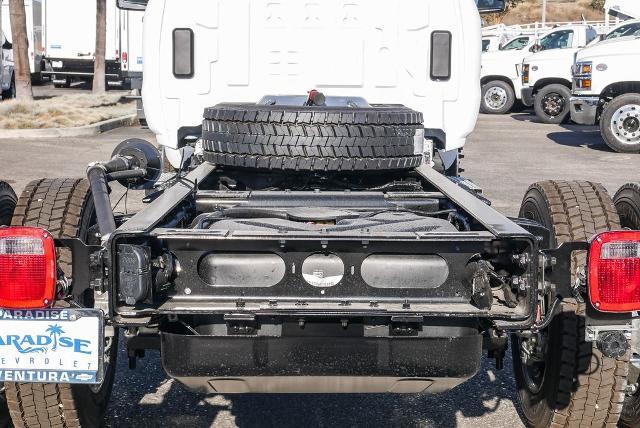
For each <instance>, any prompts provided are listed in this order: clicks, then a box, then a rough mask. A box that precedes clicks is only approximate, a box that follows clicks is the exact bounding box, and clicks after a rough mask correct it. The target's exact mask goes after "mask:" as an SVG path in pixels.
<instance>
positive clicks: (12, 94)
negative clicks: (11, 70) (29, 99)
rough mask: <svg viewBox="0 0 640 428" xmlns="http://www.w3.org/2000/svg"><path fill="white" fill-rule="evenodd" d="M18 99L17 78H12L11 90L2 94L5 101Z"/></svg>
mask: <svg viewBox="0 0 640 428" xmlns="http://www.w3.org/2000/svg"><path fill="white" fill-rule="evenodd" d="M15 97H16V79H15V77H13V76H12V77H11V84H10V85H9V89H7V90H6V91H3V92H2V99H3V100H10V99H12V98H15Z"/></svg>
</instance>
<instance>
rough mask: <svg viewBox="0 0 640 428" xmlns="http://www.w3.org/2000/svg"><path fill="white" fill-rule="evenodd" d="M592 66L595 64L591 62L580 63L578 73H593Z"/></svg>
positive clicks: (583, 74)
mask: <svg viewBox="0 0 640 428" xmlns="http://www.w3.org/2000/svg"><path fill="white" fill-rule="evenodd" d="M592 66H593V64H592V63H591V62H581V63H578V69H577V70H576V71H577V74H578V75H582V76H585V75H591V72H592V71H593V70H592Z"/></svg>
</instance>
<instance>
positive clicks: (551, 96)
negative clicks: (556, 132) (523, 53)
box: [521, 24, 598, 123]
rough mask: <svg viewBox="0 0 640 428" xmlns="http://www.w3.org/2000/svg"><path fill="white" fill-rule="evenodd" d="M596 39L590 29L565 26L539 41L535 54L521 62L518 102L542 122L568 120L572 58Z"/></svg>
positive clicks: (596, 35)
mask: <svg viewBox="0 0 640 428" xmlns="http://www.w3.org/2000/svg"><path fill="white" fill-rule="evenodd" d="M597 37H598V32H597V31H596V30H595V28H594V27H592V26H590V25H584V24H579V25H569V26H566V27H563V28H561V29H558V30H556V31H554V32H553V33H551V34H549V35H548V36H547V37H544V38H543V39H542V40H540V44H539V45H537V46H536V47H535V50H538V52H537V53H534V54H533V55H530V56H528V57H527V58H525V59H524V62H523V64H522V90H521V94H522V102H523V103H524V104H525V105H526V106H534V108H535V111H536V115H537V116H538V117H539V118H540V120H541V121H542V122H544V123H562V122H564V121H565V120H566V119H567V117H568V116H569V97H570V96H571V66H572V64H573V58H574V55H575V53H576V52H578V50H580V49H582V48H584V47H585V46H587V45H588V44H589V43H591V42H592V41H593V40H595V39H596V38H597Z"/></svg>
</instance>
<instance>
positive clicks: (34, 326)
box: [0, 308, 105, 385]
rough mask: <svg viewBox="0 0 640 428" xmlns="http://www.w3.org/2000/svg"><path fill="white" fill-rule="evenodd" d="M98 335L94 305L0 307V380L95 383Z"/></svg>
mask: <svg viewBox="0 0 640 428" xmlns="http://www.w3.org/2000/svg"><path fill="white" fill-rule="evenodd" d="M16 327H18V328H17V329H16ZM51 328H55V330H50V329H51ZM93 328H97V332H96V331H94V330H93ZM8 329H12V330H13V331H8ZM21 331H22V332H23V333H22V334H20V332H21ZM53 331H55V333H54V332H53ZM34 332H40V333H41V334H35V335H34ZM63 334H70V336H62V335H63ZM47 335H48V336H47ZM54 336H55V348H54ZM104 337H105V328H104V314H103V312H102V311H101V310H99V309H90V308H54V309H37V310H8V309H0V382H32V383H63V384H90V385H96V384H101V383H102V382H103V380H104V347H105V341H104ZM47 338H48V339H47ZM94 341H97V343H95V344H94V343H93V342H94ZM87 342H88V343H87ZM70 357H73V358H71V359H69V358H70ZM16 358H18V360H16ZM56 365H57V367H56ZM85 367H86V368H85ZM94 367H95V368H94Z"/></svg>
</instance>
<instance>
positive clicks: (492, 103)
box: [480, 35, 537, 114]
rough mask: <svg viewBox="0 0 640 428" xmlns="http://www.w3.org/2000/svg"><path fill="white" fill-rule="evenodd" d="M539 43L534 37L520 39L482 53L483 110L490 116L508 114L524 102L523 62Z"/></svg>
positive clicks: (481, 102)
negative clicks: (518, 103)
mask: <svg viewBox="0 0 640 428" xmlns="http://www.w3.org/2000/svg"><path fill="white" fill-rule="evenodd" d="M536 41H537V38H536V37H535V36H534V35H519V36H516V37H514V38H513V39H511V40H509V41H507V43H505V44H504V46H502V47H501V48H500V50H497V51H492V52H483V53H482V68H481V72H480V84H481V85H482V90H481V94H480V96H481V101H480V109H481V111H482V113H487V114H505V113H508V112H510V111H511V109H512V108H513V106H514V104H515V102H516V100H520V98H521V95H520V90H521V88H522V83H521V82H522V76H521V68H522V60H523V59H524V57H525V56H527V55H529V48H530V47H531V46H533V45H534V44H535V43H536Z"/></svg>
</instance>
